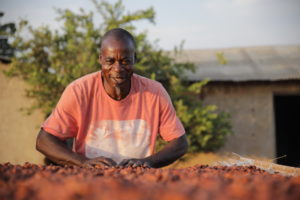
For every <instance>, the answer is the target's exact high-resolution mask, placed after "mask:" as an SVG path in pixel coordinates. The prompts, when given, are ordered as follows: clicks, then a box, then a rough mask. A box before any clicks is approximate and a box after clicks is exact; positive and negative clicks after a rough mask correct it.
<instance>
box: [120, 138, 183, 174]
mask: <svg viewBox="0 0 300 200" xmlns="http://www.w3.org/2000/svg"><path fill="white" fill-rule="evenodd" d="M187 148H188V143H187V139H186V135H182V136H181V137H179V138H176V139H173V140H172V141H170V142H169V143H168V144H167V145H166V146H165V147H164V148H163V149H162V150H161V151H159V152H157V153H155V154H153V155H151V156H148V157H146V158H142V159H135V158H132V159H125V160H123V161H122V162H121V163H120V164H119V165H117V166H123V167H130V166H131V167H141V166H143V167H150V168H159V167H163V166H166V165H169V164H171V163H172V162H174V161H175V160H177V159H178V158H180V157H181V156H183V155H184V154H185V153H186V152H187Z"/></svg>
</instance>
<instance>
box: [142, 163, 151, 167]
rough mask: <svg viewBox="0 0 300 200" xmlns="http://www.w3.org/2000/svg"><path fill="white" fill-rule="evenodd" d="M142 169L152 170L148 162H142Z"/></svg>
mask: <svg viewBox="0 0 300 200" xmlns="http://www.w3.org/2000/svg"><path fill="white" fill-rule="evenodd" d="M143 167H147V168H152V167H151V166H150V164H149V162H144V164H143Z"/></svg>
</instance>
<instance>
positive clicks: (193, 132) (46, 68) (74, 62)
mask: <svg viewBox="0 0 300 200" xmlns="http://www.w3.org/2000/svg"><path fill="white" fill-rule="evenodd" d="M93 3H94V5H95V7H96V9H97V11H98V13H99V14H100V15H101V17H102V19H103V22H102V23H101V24H100V26H98V27H96V26H95V24H94V22H93V15H94V13H93V12H86V11H84V10H83V9H81V10H80V13H74V12H72V11H70V10H68V9H66V10H57V12H58V15H59V17H58V19H59V20H60V21H62V22H63V27H62V28H61V29H60V30H59V31H58V30H56V31H53V30H51V29H50V28H49V27H48V26H43V27H39V28H33V27H31V26H30V25H28V23H27V22H26V21H21V22H20V23H19V25H18V28H17V32H16V33H15V36H14V42H13V46H14V47H15V48H16V49H17V50H18V53H17V54H16V56H15V57H14V58H13V60H12V63H11V65H10V69H9V70H7V71H6V72H5V73H6V74H7V75H8V76H19V77H22V79H24V80H25V81H26V82H27V83H29V84H30V85H31V87H30V89H28V90H26V94H27V96H28V97H30V98H33V99H35V100H36V101H35V104H33V105H31V106H30V107H29V108H28V109H27V111H28V113H31V112H32V111H33V110H35V109H41V110H42V111H43V112H44V113H45V116H47V115H49V114H50V113H51V110H52V109H53V107H54V106H55V105H56V102H57V101H58V99H59V97H60V95H61V93H62V92H63V90H64V88H65V87H66V86H67V85H68V84H69V83H70V82H71V81H73V80H74V79H76V78H79V77H81V76H82V75H84V74H87V73H90V72H94V71H97V70H99V69H100V65H99V64H98V55H99V52H98V49H99V48H98V47H99V43H100V39H101V37H102V35H103V34H104V33H105V32H106V31H108V30H110V29H112V28H116V27H121V28H124V29H127V30H129V31H130V32H131V33H132V34H133V35H134V37H135V38H136V43H137V47H138V48H137V55H138V59H137V64H136V65H135V71H136V73H138V74H140V75H143V76H146V77H149V78H152V79H156V80H158V81H161V82H162V83H163V84H164V86H165V87H166V89H167V90H168V92H169V93H170V96H171V98H172V100H173V102H174V105H175V108H176V109H177V114H178V116H179V118H180V119H181V120H182V122H183V124H184V126H185V128H186V131H187V133H188V139H189V142H190V151H192V152H197V151H204V150H215V149H217V148H219V147H220V146H221V145H222V144H223V142H224V139H225V137H226V136H227V135H228V134H230V133H231V129H230V124H229V121H228V116H226V115H225V114H222V113H221V114H217V113H216V112H215V111H216V107H215V106H203V105H202V103H201V101H200V100H199V94H200V92H201V88H202V86H203V85H205V84H206V83H207V81H202V82H198V83H193V84H191V85H189V84H188V83H186V82H184V81H183V79H184V77H183V76H182V74H184V72H185V71H186V70H194V65H193V64H192V63H177V62H176V61H175V59H174V57H176V55H177V53H180V50H181V48H177V49H176V48H175V50H174V52H175V54H173V56H170V54H169V53H167V52H165V51H163V50H162V49H160V48H158V47H157V46H156V45H155V43H154V44H153V43H151V42H149V41H148V40H147V32H141V33H137V31H136V28H135V27H134V25H133V22H135V21H139V20H148V21H149V22H150V23H154V16H155V12H154V10H153V8H149V9H145V10H139V11H136V12H132V13H130V12H126V14H125V8H124V6H123V5H122V2H121V1H118V2H117V3H115V4H109V3H108V2H106V1H100V2H98V1H96V0H93ZM24 30H27V31H28V32H29V35H30V38H26V37H25V36H24V35H23V33H24ZM174 55H175V56H174Z"/></svg>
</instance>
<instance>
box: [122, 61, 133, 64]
mask: <svg viewBox="0 0 300 200" xmlns="http://www.w3.org/2000/svg"><path fill="white" fill-rule="evenodd" d="M130 63H131V61H130V60H123V61H122V64H123V65H129V64H130Z"/></svg>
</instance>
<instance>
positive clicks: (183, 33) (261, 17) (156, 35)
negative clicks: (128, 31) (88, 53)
mask: <svg viewBox="0 0 300 200" xmlns="http://www.w3.org/2000/svg"><path fill="white" fill-rule="evenodd" d="M110 2H116V1H110ZM123 4H124V5H125V7H126V9H128V10H129V11H135V10H139V9H146V8H148V7H151V6H152V7H153V8H154V10H155V11H156V17H155V24H150V23H149V22H138V23H136V24H135V25H136V26H137V28H138V30H140V31H142V30H148V32H149V38H150V39H151V40H153V41H154V40H156V39H158V40H159V45H160V47H162V48H163V49H166V50H170V49H172V48H173V47H174V46H175V45H178V44H179V43H180V42H181V41H185V45H184V47H185V48H186V49H200V48H201V49H202V48H224V47H241V46H265V45H289V44H300V1H299V0H285V1H282V0H202V1H195V0H184V1H182V0H172V1H161V0H142V1H141V0H128V1H124V2H123ZM55 8H62V9H65V8H68V9H71V10H73V11H76V10H79V8H84V9H85V10H93V11H95V10H94V6H93V4H92V2H91V1H88V0H52V1H40V0H26V1H20V0H1V11H3V12H4V13H5V16H4V17H3V19H2V23H4V22H9V21H13V22H15V21H17V20H18V19H20V18H23V19H27V20H28V21H29V22H30V24H32V25H33V26H35V27H36V26H39V25H49V26H51V27H53V28H55V29H57V28H58V27H59V22H58V21H56V17H57V14H56V11H55ZM101 20H102V19H101V18H100V17H99V16H97V15H95V23H97V21H98V22H100V21H101Z"/></svg>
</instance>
